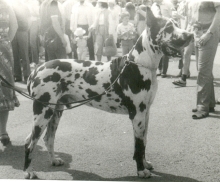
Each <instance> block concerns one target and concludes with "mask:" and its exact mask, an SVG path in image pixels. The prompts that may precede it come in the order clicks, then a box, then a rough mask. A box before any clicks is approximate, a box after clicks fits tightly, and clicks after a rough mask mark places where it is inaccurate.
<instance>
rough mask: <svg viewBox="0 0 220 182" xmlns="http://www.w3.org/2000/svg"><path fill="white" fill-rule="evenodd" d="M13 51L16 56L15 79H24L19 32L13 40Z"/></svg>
mask: <svg viewBox="0 0 220 182" xmlns="http://www.w3.org/2000/svg"><path fill="white" fill-rule="evenodd" d="M12 51H13V57H14V79H15V81H22V72H21V62H20V56H19V46H18V32H17V33H16V34H15V37H14V39H13V41H12Z"/></svg>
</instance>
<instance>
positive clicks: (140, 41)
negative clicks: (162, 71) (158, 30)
mask: <svg viewBox="0 0 220 182" xmlns="http://www.w3.org/2000/svg"><path fill="white" fill-rule="evenodd" d="M134 49H135V50H137V52H138V54H141V53H142V52H143V51H144V48H143V46H142V36H140V37H139V38H138V40H137V43H136V45H135V48H134Z"/></svg>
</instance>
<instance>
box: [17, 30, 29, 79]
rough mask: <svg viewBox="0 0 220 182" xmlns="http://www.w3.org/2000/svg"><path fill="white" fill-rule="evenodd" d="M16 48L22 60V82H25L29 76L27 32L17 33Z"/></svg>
mask: <svg viewBox="0 0 220 182" xmlns="http://www.w3.org/2000/svg"><path fill="white" fill-rule="evenodd" d="M17 38H18V47H19V55H20V58H21V59H22V67H23V76H24V81H27V78H28V76H29V75H30V73H31V71H30V61H29V55H28V53H29V52H28V46H29V44H28V31H18V36H17Z"/></svg>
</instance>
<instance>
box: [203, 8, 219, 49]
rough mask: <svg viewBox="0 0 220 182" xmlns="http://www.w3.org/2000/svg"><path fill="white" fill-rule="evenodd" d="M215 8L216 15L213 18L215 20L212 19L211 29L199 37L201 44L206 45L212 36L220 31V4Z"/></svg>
mask: <svg viewBox="0 0 220 182" xmlns="http://www.w3.org/2000/svg"><path fill="white" fill-rule="evenodd" d="M215 9H216V13H215V16H214V18H213V21H212V23H211V25H210V27H209V29H208V30H207V32H206V33H204V34H203V35H202V36H201V37H200V39H199V44H200V45H205V44H206V43H207V42H208V41H209V39H210V38H211V36H212V35H213V33H214V32H216V31H218V28H219V25H220V5H219V6H216V8H215Z"/></svg>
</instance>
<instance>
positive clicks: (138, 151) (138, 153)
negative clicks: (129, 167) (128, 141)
mask: <svg viewBox="0 0 220 182" xmlns="http://www.w3.org/2000/svg"><path fill="white" fill-rule="evenodd" d="M144 158H145V146H144V141H143V140H141V139H139V138H135V150H134V157H133V159H134V160H136V163H137V170H138V171H142V170H144V169H145V168H144V164H143V159H144Z"/></svg>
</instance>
